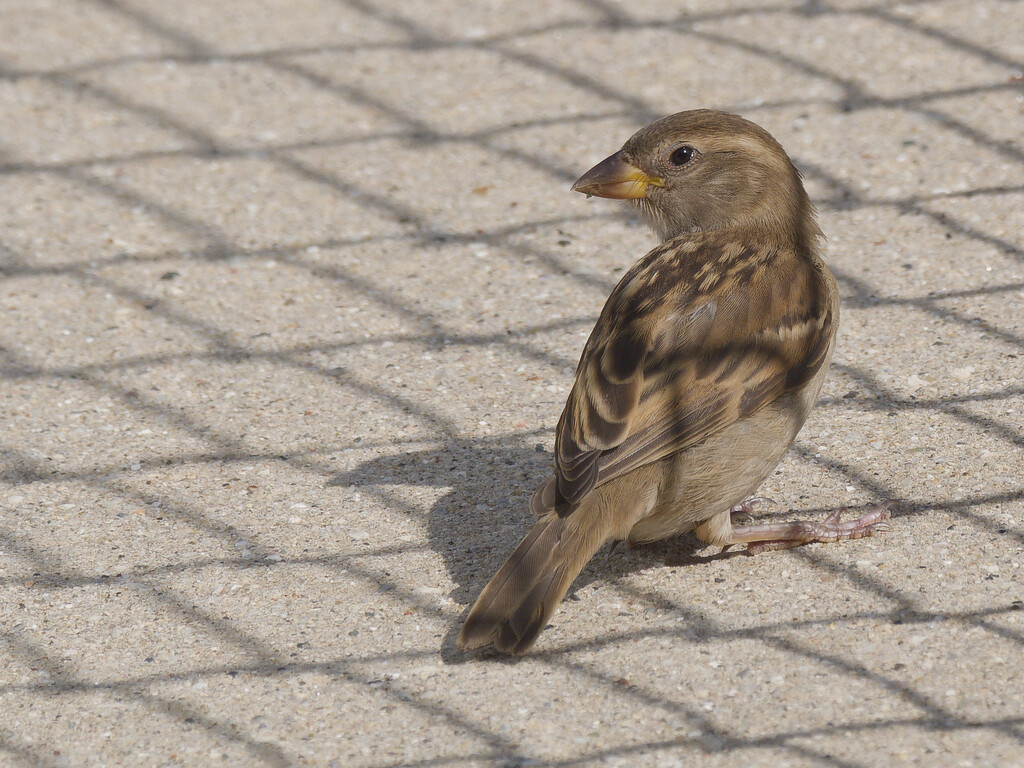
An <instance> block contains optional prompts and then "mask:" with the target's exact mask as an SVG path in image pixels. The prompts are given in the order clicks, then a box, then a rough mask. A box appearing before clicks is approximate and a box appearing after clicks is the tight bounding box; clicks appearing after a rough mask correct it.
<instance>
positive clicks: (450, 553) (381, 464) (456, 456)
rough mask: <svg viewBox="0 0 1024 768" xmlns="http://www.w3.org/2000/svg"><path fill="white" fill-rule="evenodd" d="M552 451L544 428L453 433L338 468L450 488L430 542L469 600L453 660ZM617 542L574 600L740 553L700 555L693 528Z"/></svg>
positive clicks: (432, 523) (370, 479)
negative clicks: (633, 543) (667, 569)
mask: <svg viewBox="0 0 1024 768" xmlns="http://www.w3.org/2000/svg"><path fill="white" fill-rule="evenodd" d="M551 469H552V455H551V453H550V452H549V451H546V450H544V448H543V445H542V444H540V443H537V436H536V435H523V434H510V435H500V436H496V437H483V438H477V437H474V438H467V439H459V438H455V439H451V440H448V441H446V442H445V443H443V444H440V445H437V446H435V447H431V448H426V449H423V450H418V451H411V452H407V453H402V454H396V455H391V456H380V457H376V458H373V459H371V460H369V461H367V462H364V463H363V464H361V465H359V466H358V467H355V468H354V469H352V470H350V471H347V472H343V473H339V474H337V475H335V476H334V477H333V478H332V479H331V480H330V481H329V483H328V485H332V486H338V485H343V486H347V485H355V486H357V487H372V486H377V485H382V484H385V483H386V484H387V485H396V484H397V485H415V486H420V487H435V488H448V489H449V490H448V492H447V493H445V494H444V496H442V497H441V498H439V499H438V500H437V501H436V502H435V503H434V504H433V505H432V506H431V508H430V511H429V512H428V513H427V515H426V532H427V541H428V546H429V547H430V549H432V550H433V551H434V552H436V553H437V554H439V555H440V556H441V558H442V560H443V561H444V563H445V567H446V568H447V571H448V576H449V578H450V580H451V582H452V583H453V584H454V585H455V587H454V589H452V591H451V592H450V593H449V595H448V596H449V597H450V598H451V599H452V600H454V601H456V602H457V603H459V604H461V605H463V606H465V609H464V610H463V612H462V614H461V615H460V618H459V620H458V621H457V622H456V623H454V624H453V625H452V626H451V627H449V628H448V631H447V633H446V635H445V637H444V639H443V641H442V644H441V649H440V650H441V656H442V658H443V659H444V660H445V661H448V662H456V661H459V660H461V659H462V658H464V655H463V654H460V653H458V651H457V650H456V647H455V638H456V637H457V636H458V632H459V629H460V628H461V626H462V621H463V620H464V619H465V615H466V614H467V613H468V612H469V608H470V607H471V606H472V604H473V602H474V601H475V600H476V598H477V596H478V595H479V594H480V591H481V590H482V589H483V588H484V586H485V585H486V584H487V582H488V580H489V579H490V578H491V577H492V576H493V575H494V574H495V573H496V572H497V570H498V568H500V567H501V565H502V563H504V562H505V559H506V558H507V557H508V556H509V555H510V554H511V553H512V550H513V549H514V548H515V546H516V545H517V544H518V543H519V542H520V541H521V540H522V538H523V537H524V536H525V535H526V534H527V532H528V531H529V530H530V528H531V527H532V525H533V523H534V518H533V516H532V515H531V514H530V510H529V502H530V496H531V495H532V494H533V491H534V490H535V489H536V487H537V486H538V485H540V483H541V481H542V480H543V479H544V478H545V477H547V476H548V475H549V474H550V473H551ZM609 549H610V547H607V546H606V547H605V549H604V550H603V551H602V552H600V553H598V555H597V556H596V557H594V558H593V560H591V562H590V563H589V564H588V565H587V566H586V567H585V568H584V569H583V572H582V573H581V574H580V575H579V576H578V577H577V579H576V581H575V582H574V583H573V586H572V588H571V590H570V592H569V594H568V595H567V597H566V599H568V600H573V599H577V598H576V596H575V595H576V592H577V591H579V590H580V589H582V588H583V587H586V586H588V585H589V584H591V583H594V582H610V583H614V582H615V581H616V580H618V579H621V578H624V577H627V576H629V575H630V574H633V573H636V572H638V571H642V570H645V569H647V568H651V567H658V566H665V565H669V566H672V567H678V566H688V565H694V564H697V563H701V562H707V561H709V560H713V559H717V558H719V557H723V556H724V557H730V556H733V555H734V554H738V552H737V553H731V552H730V553H721V554H714V555H700V556H698V554H697V553H698V552H700V551H701V550H703V549H706V546H705V545H704V544H702V543H701V542H699V541H698V540H697V539H696V538H695V537H694V536H693V535H692V534H691V535H686V536H681V537H677V538H673V539H667V540H664V541H659V542H656V543H654V544H647V545H644V546H641V547H637V548H629V547H626V546H618V547H616V548H615V549H614V551H612V552H609Z"/></svg>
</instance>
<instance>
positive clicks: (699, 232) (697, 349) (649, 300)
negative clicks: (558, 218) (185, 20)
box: [457, 109, 892, 655]
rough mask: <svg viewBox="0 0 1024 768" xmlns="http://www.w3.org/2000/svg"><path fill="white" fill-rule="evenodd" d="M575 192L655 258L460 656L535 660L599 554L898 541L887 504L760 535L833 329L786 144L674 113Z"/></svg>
mask: <svg viewBox="0 0 1024 768" xmlns="http://www.w3.org/2000/svg"><path fill="white" fill-rule="evenodd" d="M572 190H573V191H576V192H581V193H583V194H585V195H587V196H588V197H590V196H596V197H603V198H611V199H620V200H629V201H630V202H631V203H632V204H633V205H635V206H636V207H637V208H638V209H639V212H640V215H641V217H642V218H643V220H644V221H645V222H646V223H647V224H648V225H649V226H650V228H651V229H653V231H654V232H655V234H656V235H657V237H658V238H659V240H660V241H661V242H660V244H658V245H657V246H656V247H655V248H653V249H652V250H651V251H650V252H648V253H647V254H646V255H645V256H643V257H642V258H641V259H640V260H639V261H637V262H636V263H635V264H634V265H633V266H632V267H631V268H630V269H629V270H628V271H627V272H626V273H625V274H624V275H623V277H622V279H621V280H620V281H619V283H618V284H617V285H616V286H615V288H614V289H613V290H612V292H611V294H610V296H609V297H608V300H607V302H606V303H605V305H604V308H603V309H602V311H601V314H600V316H599V318H598V320H597V323H596V325H595V326H594V329H593V331H592V332H591V334H590V337H589V339H588V340H587V342H586V345H585V346H584V348H583V352H582V355H581V357H580V361H579V365H578V367H577V369H576V376H575V381H574V383H573V386H572V389H571V391H570V393H569V396H568V399H567V401H566V404H565V408H564V410H563V411H562V414H561V417H560V418H559V420H558V425H557V428H556V432H555V449H554V463H555V467H554V473H553V474H552V475H551V476H550V477H548V478H547V479H546V480H545V481H543V482H542V483H541V485H540V486H539V487H538V488H537V490H536V492H535V493H534V494H533V497H532V498H531V500H530V509H531V511H532V513H533V515H534V516H535V517H536V518H537V521H536V523H535V525H534V526H533V528H532V529H531V530H530V531H529V533H528V534H527V535H526V537H525V538H524V539H523V540H522V542H521V543H520V544H519V546H518V547H517V548H516V549H515V551H514V552H513V553H512V555H511V556H510V557H509V558H508V560H507V561H506V562H505V564H504V565H502V567H501V568H500V569H499V570H498V572H497V573H496V574H495V576H494V577H493V578H492V579H491V580H490V582H489V583H488V584H487V585H486V587H484V589H483V591H482V592H481V594H480V596H479V598H478V599H477V601H476V603H475V604H474V605H473V607H472V609H471V610H470V611H469V614H468V616H467V617H466V620H465V622H464V625H463V627H462V630H461V632H460V634H459V637H458V640H457V646H458V648H459V649H460V650H462V651H470V650H474V649H479V648H484V647H487V646H492V647H493V648H494V649H495V650H496V651H498V652H501V653H506V654H513V655H519V654H523V653H525V652H526V651H528V650H529V649H530V647H531V646H532V645H533V644H534V642H535V641H536V640H537V637H538V635H539V634H540V633H541V631H542V630H543V629H544V628H545V627H546V626H547V624H548V621H549V619H550V618H551V616H552V614H553V613H554V611H555V609H556V608H557V606H558V604H559V603H560V602H561V600H562V598H563V597H564V596H565V594H566V592H567V591H568V589H569V587H570V586H571V584H572V582H573V581H574V580H575V579H576V577H577V576H578V575H579V573H580V571H581V570H582V569H583V567H584V566H585V565H586V564H587V562H589V561H590V559H591V558H592V557H593V556H594V555H595V554H596V553H597V552H598V551H599V549H600V548H601V547H602V546H603V545H604V544H606V543H607V542H613V545H612V546H614V544H615V543H618V542H619V541H622V540H625V541H626V542H627V543H628V544H629V545H631V546H635V545H638V544H643V543H647V542H653V541H656V540H659V539H665V538H668V537H674V536H678V535H680V534H683V533H687V532H691V531H692V532H694V533H695V534H696V536H697V537H698V538H699V539H700V540H702V541H704V542H706V543H707V544H711V545H718V546H722V547H724V548H728V547H730V546H733V545H742V544H746V545H748V546H747V549H748V552H750V553H756V552H759V551H764V550H768V549H782V548H787V547H790V546H797V545H799V544H802V543H806V542H812V541H837V540H841V539H856V538H861V537H864V536H871V535H873V534H876V533H880V532H882V531H885V530H888V529H889V524H888V523H886V522H885V521H886V520H887V519H888V518H889V516H890V509H891V506H892V502H886V503H884V504H882V505H880V506H878V507H877V508H874V509H872V510H870V511H868V512H867V513H866V514H864V515H862V516H861V517H859V518H857V519H855V520H851V521H847V522H843V521H841V520H840V516H839V514H838V513H834V514H832V515H830V516H829V517H827V518H826V519H825V520H823V521H820V522H815V521H809V520H797V521H793V522H772V523H751V522H750V515H749V513H750V511H751V510H752V507H753V502H755V501H757V500H756V499H751V494H752V493H753V492H754V491H755V490H756V489H757V487H758V486H759V485H760V484H761V483H762V481H763V480H764V479H765V478H766V477H767V476H768V474H769V473H770V472H771V471H772V470H773V469H774V468H775V467H776V466H777V465H778V463H779V462H780V461H781V460H782V458H783V457H784V456H785V454H786V453H787V451H788V450H789V447H790V445H791V444H792V443H793V441H794V440H795V438H796V435H797V433H798V432H799V430H800V428H801V427H802V426H803V424H804V421H805V420H806V418H807V416H808V414H809V413H810V411H811V409H812V408H813V406H814V404H815V402H816V400H817V398H818V394H819V392H820V390H821V387H822V384H823V382H824V380H825V376H826V372H827V370H828V367H829V362H830V360H831V357H832V351H833V347H834V344H835V338H836V331H837V329H838V327H839V292H838V290H837V287H836V282H835V279H834V277H833V276H832V273H831V271H830V270H829V268H828V265H827V264H826V262H825V261H824V259H823V257H822V246H823V240H824V235H823V233H822V231H821V230H820V229H819V227H818V224H817V222H816V213H815V209H814V207H813V205H812V203H811V201H810V198H809V197H808V195H807V192H806V191H805V189H804V186H803V181H802V177H801V175H800V173H799V171H798V170H797V168H796V167H795V166H794V164H793V162H792V161H791V160H790V158H789V156H788V155H787V154H786V152H785V150H783V148H782V147H781V146H780V145H779V143H778V142H777V141H776V140H775V139H774V138H773V137H772V136H771V135H770V134H769V133H768V132H767V131H766V130H764V129H763V128H761V127H760V126H758V125H757V124H755V123H753V122H751V121H749V120H746V119H744V118H742V117H740V116H738V115H734V114H730V113H727V112H721V111H716V110H709V109H698V110H689V111H685V112H679V113H677V114H673V115H669V116H667V117H664V118H661V119H659V120H656V121H655V122H652V123H650V124H649V125H647V126H645V127H643V128H641V129H640V130H639V131H638V132H637V133H635V134H634V135H633V136H632V137H631V138H630V139H629V140H628V141H626V143H625V144H624V145H623V147H622V149H620V150H619V151H618V152H615V153H614V154H613V155H611V156H610V157H608V158H606V159H605V160H603V161H601V162H600V163H598V164H597V165H596V166H594V167H593V168H591V169H590V170H589V171H587V172H586V173H585V174H583V175H582V176H581V177H580V178H579V179H578V180H577V181H576V183H575V184H573V186H572ZM745 500H748V501H745ZM744 523H746V524H744Z"/></svg>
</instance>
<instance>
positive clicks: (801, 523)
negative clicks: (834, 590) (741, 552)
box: [730, 501, 895, 555]
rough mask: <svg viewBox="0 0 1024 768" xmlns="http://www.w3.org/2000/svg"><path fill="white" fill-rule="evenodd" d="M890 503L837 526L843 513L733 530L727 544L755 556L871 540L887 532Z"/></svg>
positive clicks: (887, 502) (747, 526) (892, 503)
mask: <svg viewBox="0 0 1024 768" xmlns="http://www.w3.org/2000/svg"><path fill="white" fill-rule="evenodd" d="M894 505H895V502H893V501H886V502H885V503H884V504H880V505H879V506H877V507H875V508H874V509H872V510H871V511H870V512H868V513H867V514H866V515H862V516H860V517H858V518H857V519H856V520H849V521H847V522H845V523H844V522H840V516H841V515H842V513H843V512H845V511H846V510H840V511H839V512H833V513H832V514H831V515H829V516H828V517H826V518H825V519H824V520H823V521H821V522H820V523H818V522H814V521H811V520H794V521H791V522H787V523H760V524H758V525H744V526H741V527H740V528H739V529H734V530H733V540H732V541H731V542H730V543H731V544H746V545H747V552H748V553H749V554H751V555H756V554H758V553H760V552H769V551H773V550H776V549H790V548H791V547H798V546H800V545H801V544H808V543H810V542H812V541H822V542H830V541H844V540H846V539H861V538H864V537H865V536H874V535H875V534H876V533H884V532H885V531H888V530H890V529H891V526H890V525H889V523H887V522H886V521H887V520H888V519H889V516H890V514H891V509H892V507H893V506H894Z"/></svg>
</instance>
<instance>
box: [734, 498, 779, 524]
mask: <svg viewBox="0 0 1024 768" xmlns="http://www.w3.org/2000/svg"><path fill="white" fill-rule="evenodd" d="M777 503H778V502H776V501H775V499H769V498H768V497H767V496H751V497H750V498H749V499H747V500H745V501H741V502H740V503H739V504H737V505H735V506H734V507H733V508H732V509H730V510H729V517H730V518H731V520H732V524H733V525H750V524H751V523H753V522H754V516H753V514H752V513H753V511H754V510H755V509H756V508H757V507H759V506H760V505H761V504H768V505H770V506H775V505H776V504H777Z"/></svg>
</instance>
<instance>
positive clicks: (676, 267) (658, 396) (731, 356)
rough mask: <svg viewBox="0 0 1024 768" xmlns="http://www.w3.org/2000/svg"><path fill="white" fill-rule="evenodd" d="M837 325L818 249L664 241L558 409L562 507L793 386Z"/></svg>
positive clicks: (599, 334) (635, 275) (612, 308)
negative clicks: (815, 252)
mask: <svg viewBox="0 0 1024 768" xmlns="http://www.w3.org/2000/svg"><path fill="white" fill-rule="evenodd" d="M837 325H838V300H837V298H836V291H835V285H834V282H833V280H832V277H831V275H830V274H829V272H828V270H827V268H826V267H825V266H824V265H823V264H822V263H821V262H820V261H819V260H818V259H817V258H816V257H814V256H813V255H812V254H810V253H804V254H801V253H797V252H795V251H794V250H792V249H791V248H786V247H781V246H769V245H761V246H751V245H749V244H744V243H743V242H742V241H739V240H736V241H731V242H730V241H725V242H722V240H721V238H714V237H710V236H707V235H704V236H701V235H690V236H686V237H683V238H679V239H676V240H670V241H668V242H666V243H663V244H662V245H660V246H658V247H657V248H655V249H654V250H653V251H651V252H650V253H649V254H648V255H647V256H645V257H644V258H643V259H642V260H641V261H640V262H638V263H637V264H636V265H635V266H634V267H633V268H632V269H631V270H630V271H629V272H628V273H627V274H626V276H625V277H623V279H622V281H621V282H620V283H619V285H618V286H616V288H615V290H614V291H613V292H612V295H611V296H610V297H609V299H608V302H607V303H606V304H605V307H604V310H603V311H602V313H601V317H600V319H599V320H598V323H597V325H596V326H595V328H594V331H593V333H592V334H591V337H590V339H589V340H588V342H587V345H586V347H585V348H584V351H583V355H582V358H581V359H580V364H579V367H578V369H577V372H576V381H575V383H574V385H573V389H572V392H571V393H570V395H569V399H568V401H567V403H566V406H565V410H564V411H563V412H562V416H561V418H560V420H559V422H558V428H557V434H556V438H555V466H556V473H555V487H554V488H553V489H552V488H551V487H550V486H548V487H547V491H546V493H547V495H548V496H551V495H552V494H551V491H552V490H554V491H555V493H554V498H553V499H551V501H553V502H554V504H553V506H555V507H556V508H557V509H558V510H559V512H560V513H561V514H567V513H568V512H570V511H571V510H572V508H573V507H574V506H575V505H576V504H577V503H578V502H579V501H580V500H581V499H582V498H583V497H584V496H586V494H587V493H589V492H590V490H592V489H593V488H594V487H595V486H597V485H599V484H604V483H606V482H608V481H609V480H611V479H613V478H615V477H618V476H620V475H622V474H625V473H626V472H629V471H630V470H633V469H635V468H637V467H639V466H642V465H644V464H648V463H650V462H654V461H657V460H659V459H662V458H664V457H666V456H669V455H671V454H673V453H675V452H677V451H679V450H682V449H684V448H686V447H688V446H691V445H694V444H696V443H698V442H700V441H701V440H703V439H705V438H706V437H708V436H709V435H711V434H713V433H714V432H716V431H718V430H720V429H722V428H723V427H725V426H727V425H728V424H730V423H732V422H733V421H736V420H737V419H740V418H743V417H745V416H749V415H750V414H753V413H755V412H756V411H758V410H760V409H761V408H763V407H764V406H765V405H767V404H769V403H771V402H772V401H774V400H775V399H777V398H778V397H780V396H781V395H782V394H784V393H785V392H788V391H792V390H794V389H797V388H799V387H800V386H802V385H803V384H805V383H806V382H807V381H809V380H810V379H811V378H812V377H813V375H814V374H815V373H816V372H817V371H818V370H819V369H820V368H821V366H822V365H824V364H825V361H826V360H827V359H828V352H829V349H830V347H831V342H832V337H833V335H834V333H835V328H836V326H837ZM542 488H543V487H542ZM545 506H546V505H545Z"/></svg>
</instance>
